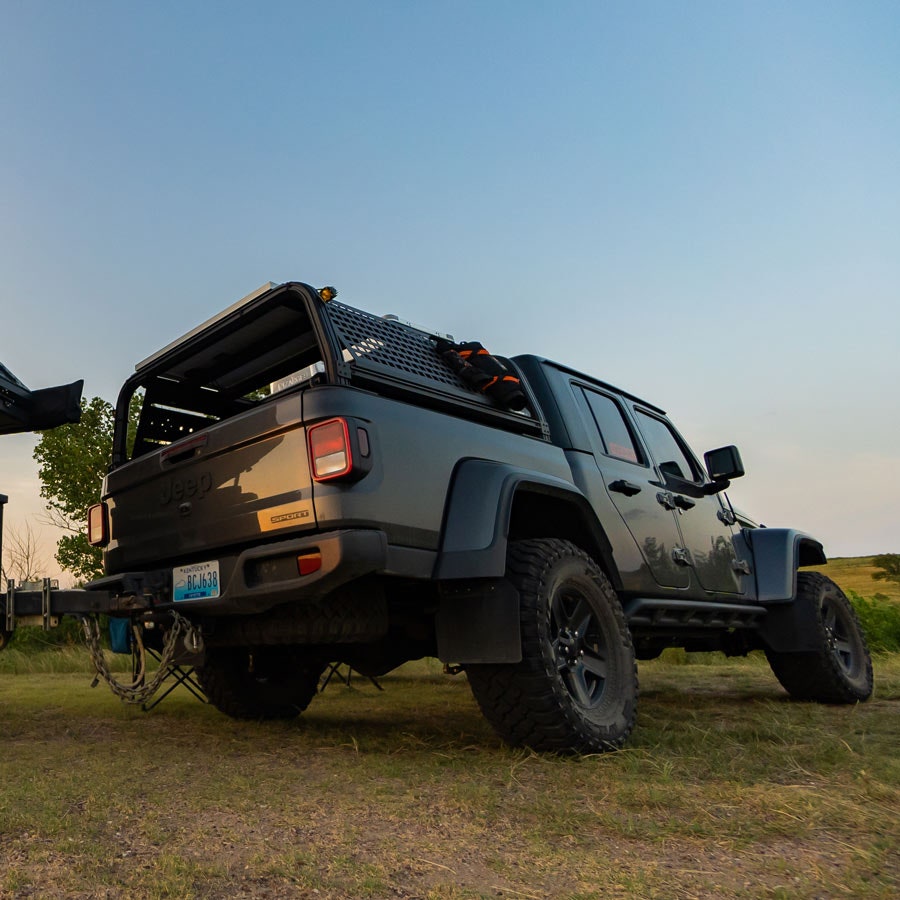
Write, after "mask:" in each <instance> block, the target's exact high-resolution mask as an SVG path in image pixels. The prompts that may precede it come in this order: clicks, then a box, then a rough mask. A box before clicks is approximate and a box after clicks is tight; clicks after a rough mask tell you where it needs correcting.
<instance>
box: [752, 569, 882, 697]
mask: <svg viewBox="0 0 900 900" xmlns="http://www.w3.org/2000/svg"><path fill="white" fill-rule="evenodd" d="M794 603H796V604H797V605H798V610H799V612H800V614H801V616H802V617H803V620H804V624H805V625H806V627H807V628H808V629H809V630H810V631H811V632H812V634H813V636H814V639H815V641H816V643H817V644H818V647H817V648H816V649H815V650H813V651H810V652H803V653H784V652H778V651H775V650H766V657H767V658H768V660H769V665H770V666H771V667H772V671H773V672H774V673H775V677H776V678H777V679H778V680H779V682H781V685H782V687H783V688H784V689H785V690H786V691H787V692H788V693H789V694H790V695H791V697H793V699H794V700H815V701H818V702H819V703H859V702H862V701H864V700H868V699H869V697H871V696H872V688H873V675H872V657H871V656H870V655H869V648H868V646H867V644H866V639H865V636H864V635H863V631H862V627H861V626H860V624H859V619H858V618H857V616H856V613H855V611H854V610H853V607H852V606H851V605H850V601H849V600H848V599H847V597H846V596H845V595H844V592H843V591H842V590H841V589H840V588H839V587H838V586H837V585H836V584H835V583H834V582H833V581H832V580H831V579H830V578H826V577H825V576H824V575H819V574H818V573H817V572H800V573H798V575H797V598H796V599H795V600H794Z"/></svg>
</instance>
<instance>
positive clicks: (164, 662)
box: [82, 610, 200, 706]
mask: <svg viewBox="0 0 900 900" xmlns="http://www.w3.org/2000/svg"><path fill="white" fill-rule="evenodd" d="M170 613H171V616H172V620H173V621H172V627H171V628H170V629H169V631H168V634H166V640H165V643H164V644H163V650H162V655H161V656H160V659H159V668H158V669H157V671H156V674H155V675H154V676H153V678H151V679H150V680H149V681H146V680H145V678H146V651H145V649H144V641H143V639H142V637H141V629H140V628H139V627H138V626H136V625H135V626H132V632H133V634H134V644H135V648H136V650H135V652H136V653H137V656H138V659H139V660H140V665H139V666H138V669H137V672H136V673H135V676H134V680H133V681H132V682H131V684H125V683H124V682H121V681H118V680H117V679H116V677H115V676H114V675H113V674H112V672H111V671H110V669H109V665H108V664H107V662H106V657H105V656H104V655H103V647H102V646H101V644H100V621H99V619H98V618H97V617H96V616H85V617H84V618H83V619H82V624H83V626H84V636H85V641H86V642H87V646H88V651H89V652H90V654H91V660H92V661H93V663H94V668H95V669H96V670H97V677H96V678H95V679H94V685H96V684H97V682H98V680H99V679H101V678H102V679H103V680H104V681H105V682H106V683H107V684H108V685H109V687H110V690H111V691H112V692H113V693H114V694H115V695H116V696H117V697H118V698H119V699H121V700H124V701H125V702H126V703H134V704H135V705H138V706H140V705H142V704H144V703H146V702H147V701H148V700H149V699H150V698H151V697H152V696H153V695H154V694H155V693H156V692H157V691H158V690H159V687H160V685H161V684H162V683H163V682H164V681H165V680H166V678H167V677H168V675H169V670H170V668H171V666H172V662H173V660H174V659H175V648H176V647H177V645H178V640H179V638H180V637H181V636H182V635H184V636H185V638H186V639H191V638H194V639H195V643H196V642H198V641H199V640H200V637H199V634H197V635H196V637H195V632H196V629H195V628H194V626H193V625H192V624H191V623H190V622H189V621H188V620H187V619H186V618H185V617H184V616H182V615H180V614H179V613H177V612H175V611H174V610H170Z"/></svg>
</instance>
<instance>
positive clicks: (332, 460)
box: [307, 418, 372, 481]
mask: <svg viewBox="0 0 900 900" xmlns="http://www.w3.org/2000/svg"><path fill="white" fill-rule="evenodd" d="M307 439H308V441H309V464H310V467H311V469H312V476H313V478H314V479H315V480H316V481H334V480H337V479H344V480H345V481H356V480H357V479H359V478H362V477H363V475H365V474H366V472H368V471H369V470H370V469H371V468H372V458H371V448H370V446H369V435H368V433H367V432H366V430H365V429H364V428H362V427H361V426H359V425H356V424H355V423H354V422H353V421H352V420H348V419H344V418H337V419H329V420H328V421H327V422H320V423H319V424H318V425H313V426H312V427H311V428H310V429H309V431H308V432H307Z"/></svg>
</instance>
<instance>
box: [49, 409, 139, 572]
mask: <svg viewBox="0 0 900 900" xmlns="http://www.w3.org/2000/svg"><path fill="white" fill-rule="evenodd" d="M140 402H141V398H140V397H139V396H135V397H134V398H133V399H132V403H131V410H130V417H129V432H130V434H131V437H132V439H133V434H134V430H135V428H136V424H137V417H138V412H139V410H140ZM114 421H115V410H114V409H113V407H112V405H111V404H109V403H107V402H106V401H105V400H103V399H102V398H100V397H94V398H93V399H91V400H82V401H81V421H80V422H78V423H77V424H72V425H63V426H61V427H60V428H55V429H53V430H52V431H44V432H41V439H40V440H39V441H38V444H37V446H36V447H35V449H34V458H35V460H37V463H38V477H39V478H40V480H41V496H42V497H43V498H44V499H45V500H46V501H47V510H48V512H49V514H50V520H51V522H52V523H53V524H54V525H57V526H58V527H60V528H62V529H63V530H65V531H66V532H68V533H67V534H64V535H63V536H62V537H61V538H60V539H59V542H58V543H57V546H56V561H57V562H58V563H59V564H60V566H61V567H62V568H63V569H66V570H67V571H69V572H72V573H73V574H74V575H75V576H76V577H77V578H79V579H84V580H90V579H92V578H98V577H100V575H102V574H103V555H102V552H101V550H100V549H99V548H98V547H92V546H91V545H90V544H89V543H88V541H87V533H86V528H87V511H88V508H89V507H90V506H92V505H93V504H95V503H98V502H99V501H100V490H101V485H102V482H103V476H104V475H105V474H106V471H107V469H108V468H109V463H110V460H111V458H112V441H113V425H114ZM129 446H130V442H129Z"/></svg>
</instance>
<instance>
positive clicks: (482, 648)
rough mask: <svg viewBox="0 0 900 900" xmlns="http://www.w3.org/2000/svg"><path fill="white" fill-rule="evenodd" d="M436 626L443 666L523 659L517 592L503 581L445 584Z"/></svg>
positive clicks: (484, 580) (491, 579)
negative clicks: (444, 663) (445, 664)
mask: <svg viewBox="0 0 900 900" xmlns="http://www.w3.org/2000/svg"><path fill="white" fill-rule="evenodd" d="M435 626H436V631H437V647H438V659H440V660H441V661H442V662H447V663H460V664H461V665H465V664H476V663H517V662H520V661H521V659H522V636H521V624H520V619H519V592H518V591H517V590H516V589H515V588H514V587H513V586H512V585H511V584H510V583H509V582H508V581H507V580H506V579H505V578H490V579H483V580H479V581H475V582H471V581H469V582H459V583H453V582H450V583H448V582H444V583H443V584H442V585H441V599H440V606H439V607H438V612H437V617H436V620H435Z"/></svg>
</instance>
